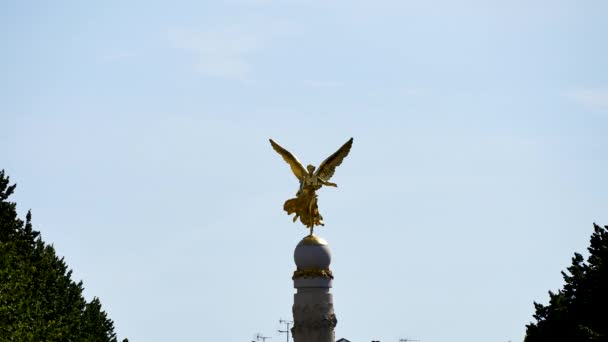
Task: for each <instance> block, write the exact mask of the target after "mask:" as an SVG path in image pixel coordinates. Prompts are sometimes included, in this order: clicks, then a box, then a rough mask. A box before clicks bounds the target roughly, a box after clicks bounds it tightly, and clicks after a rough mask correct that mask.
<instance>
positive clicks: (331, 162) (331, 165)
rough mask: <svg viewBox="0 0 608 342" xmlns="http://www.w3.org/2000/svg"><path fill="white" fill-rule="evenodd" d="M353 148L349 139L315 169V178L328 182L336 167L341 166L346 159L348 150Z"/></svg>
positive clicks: (351, 139) (351, 140)
mask: <svg viewBox="0 0 608 342" xmlns="http://www.w3.org/2000/svg"><path fill="white" fill-rule="evenodd" d="M352 146H353V138H350V139H349V140H348V141H347V142H346V143H345V144H344V145H342V147H340V149H338V150H337V151H336V152H335V153H334V154H332V155H331V156H329V157H327V159H325V160H324V161H323V162H322V163H321V165H319V168H318V169H317V172H316V174H317V177H321V179H323V180H325V181H328V180H329V179H330V178H331V177H332V176H333V175H334V172H335V171H336V167H338V166H339V165H340V164H342V160H344V158H346V156H347V155H348V153H349V152H350V148H351V147H352Z"/></svg>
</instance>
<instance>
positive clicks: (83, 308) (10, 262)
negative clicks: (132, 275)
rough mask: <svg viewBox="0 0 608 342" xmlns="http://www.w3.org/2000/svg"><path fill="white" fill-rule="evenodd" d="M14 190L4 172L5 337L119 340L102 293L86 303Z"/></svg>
mask: <svg viewBox="0 0 608 342" xmlns="http://www.w3.org/2000/svg"><path fill="white" fill-rule="evenodd" d="M14 191H15V185H10V182H9V178H8V177H7V176H5V173H4V170H2V171H0V341H96V342H97V341H100V342H105V341H109V342H115V341H116V334H115V333H114V323H113V322H112V320H111V319H109V318H108V317H107V315H106V313H105V312H104V311H103V310H102V309H101V303H100V301H99V299H98V298H93V300H91V301H90V302H87V301H86V300H85V299H84V297H83V296H82V291H83V287H82V282H78V283H75V282H74V281H72V280H71V275H72V271H70V270H68V268H67V266H66V263H65V262H64V260H63V258H58V257H57V255H56V254H55V250H54V248H53V246H50V245H47V244H45V243H44V242H43V241H42V239H41V238H40V233H39V232H37V231H35V230H33V229H32V215H31V213H30V212H28V213H27V215H26V217H25V222H24V221H22V220H21V219H19V218H18V217H17V212H16V204H15V203H13V202H9V201H8V198H9V196H10V195H11V194H12V193H13V192H14Z"/></svg>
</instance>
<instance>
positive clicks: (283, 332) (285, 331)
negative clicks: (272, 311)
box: [279, 319, 293, 342]
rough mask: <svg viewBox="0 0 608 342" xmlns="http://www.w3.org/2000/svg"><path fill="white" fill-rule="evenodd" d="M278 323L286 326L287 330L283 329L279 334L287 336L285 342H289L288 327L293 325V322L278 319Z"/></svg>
mask: <svg viewBox="0 0 608 342" xmlns="http://www.w3.org/2000/svg"><path fill="white" fill-rule="evenodd" d="M279 323H280V324H285V325H286V326H287V329H285V330H281V329H279V333H281V334H285V333H286V334H287V340H286V341H287V342H289V326H290V325H291V324H293V321H286V320H284V319H279Z"/></svg>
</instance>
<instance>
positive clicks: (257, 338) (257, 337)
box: [252, 333, 272, 342]
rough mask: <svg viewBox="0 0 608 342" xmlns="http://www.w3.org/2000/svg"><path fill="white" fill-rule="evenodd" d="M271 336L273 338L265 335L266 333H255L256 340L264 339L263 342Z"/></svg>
mask: <svg viewBox="0 0 608 342" xmlns="http://www.w3.org/2000/svg"><path fill="white" fill-rule="evenodd" d="M269 338H272V337H268V336H264V335H262V334H260V333H257V334H256V335H255V339H256V341H262V342H266V339H269ZM252 342H253V341H252Z"/></svg>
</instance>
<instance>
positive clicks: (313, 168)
mask: <svg viewBox="0 0 608 342" xmlns="http://www.w3.org/2000/svg"><path fill="white" fill-rule="evenodd" d="M306 169H307V170H308V173H310V174H311V175H312V173H313V172H315V166H314V165H310V164H308V166H306Z"/></svg>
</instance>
